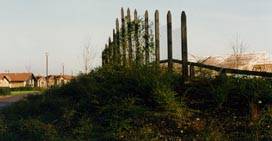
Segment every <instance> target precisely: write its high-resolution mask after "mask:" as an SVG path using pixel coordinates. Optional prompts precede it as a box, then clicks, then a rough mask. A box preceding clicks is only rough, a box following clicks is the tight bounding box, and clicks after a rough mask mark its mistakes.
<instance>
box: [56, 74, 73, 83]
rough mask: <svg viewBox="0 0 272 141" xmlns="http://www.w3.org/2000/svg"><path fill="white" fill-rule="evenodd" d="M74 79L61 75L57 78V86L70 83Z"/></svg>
mask: <svg viewBox="0 0 272 141" xmlns="http://www.w3.org/2000/svg"><path fill="white" fill-rule="evenodd" d="M73 78H74V77H73V76H71V75H59V76H57V77H56V84H57V85H64V84H67V83H69V82H70V81H71V80H72V79H73Z"/></svg>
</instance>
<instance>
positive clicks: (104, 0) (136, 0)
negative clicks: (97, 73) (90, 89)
mask: <svg viewBox="0 0 272 141" xmlns="http://www.w3.org/2000/svg"><path fill="white" fill-rule="evenodd" d="M121 7H124V8H128V7H129V8H131V9H134V8H137V9H138V11H139V14H141V15H142V14H143V13H144V10H146V9H147V10H149V12H150V14H152V18H151V20H152V19H153V13H154V11H155V9H159V10H160V18H161V26H163V25H165V23H166V21H165V19H166V12H167V11H168V10H171V11H172V14H173V17H172V18H173V22H174V23H173V29H174V30H177V31H178V29H179V24H180V23H179V20H180V19H179V18H180V17H179V16H180V13H181V11H182V10H185V11H186V13H187V15H188V36H189V52H190V54H194V55H197V56H210V55H212V56H217V55H227V54H230V53H231V43H232V41H234V40H235V37H236V35H237V34H239V37H240V38H241V40H243V41H244V42H246V43H247V44H248V48H247V49H246V50H247V51H248V52H267V53H268V54H271V53H272V50H271V46H272V41H271V40H270V38H271V37H272V8H271V7H272V1H271V0H261V1H257V0H205V1H204V0H203V1H200V0H168V1H166V0H0V49H1V51H0V72H3V71H5V70H9V71H12V72H21V71H26V67H29V66H31V71H33V72H34V73H36V74H44V64H45V63H44V53H45V52H46V51H47V52H49V61H50V68H49V69H50V73H54V74H59V73H61V64H62V63H64V64H65V72H66V73H67V74H71V72H74V74H75V73H77V72H79V71H80V70H82V68H83V63H82V60H83V59H82V48H83V45H84V44H85V43H86V42H88V41H90V43H91V45H92V50H93V53H92V56H93V63H92V65H93V67H94V66H98V65H99V64H100V61H101V60H100V54H101V50H102V48H103V47H104V44H105V42H106V41H107V38H108V36H109V35H111V34H112V28H113V27H114V21H115V18H116V17H119V15H120V8H121ZM162 32H163V31H162ZM162 38H163V37H162ZM162 40H163V39H162ZM174 42H179V41H178V40H176V41H175V40H174ZM162 47H164V48H165V46H164V43H162ZM162 50H164V49H162ZM174 51H175V53H174V54H175V57H176V58H178V57H179V52H180V51H179V48H178V45H176V46H174ZM162 55H163V56H165V52H162Z"/></svg>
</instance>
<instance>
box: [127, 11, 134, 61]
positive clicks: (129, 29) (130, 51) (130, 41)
mask: <svg viewBox="0 0 272 141" xmlns="http://www.w3.org/2000/svg"><path fill="white" fill-rule="evenodd" d="M127 20H128V21H127V29H128V30H127V35H128V62H129V65H131V64H132V59H133V56H132V52H133V51H132V39H131V32H132V26H131V17H130V10H129V8H128V9H127Z"/></svg>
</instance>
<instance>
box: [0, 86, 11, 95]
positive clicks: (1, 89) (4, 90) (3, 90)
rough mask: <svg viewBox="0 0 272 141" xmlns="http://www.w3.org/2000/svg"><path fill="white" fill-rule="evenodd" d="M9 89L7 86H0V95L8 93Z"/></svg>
mask: <svg viewBox="0 0 272 141" xmlns="http://www.w3.org/2000/svg"><path fill="white" fill-rule="evenodd" d="M10 93H11V90H10V88H9V87H0V95H9V94H10Z"/></svg>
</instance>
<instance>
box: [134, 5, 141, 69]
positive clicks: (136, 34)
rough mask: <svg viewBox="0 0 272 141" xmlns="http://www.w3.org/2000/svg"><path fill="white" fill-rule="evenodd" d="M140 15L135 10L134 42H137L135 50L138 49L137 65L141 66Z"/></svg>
mask: <svg viewBox="0 0 272 141" xmlns="http://www.w3.org/2000/svg"><path fill="white" fill-rule="evenodd" d="M138 22H139V21H138V15H137V10H136V9H135V10H134V32H135V33H134V40H135V46H136V47H135V48H136V63H137V64H139V63H140V62H141V48H140V42H139V37H138V36H139V23H138Z"/></svg>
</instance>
